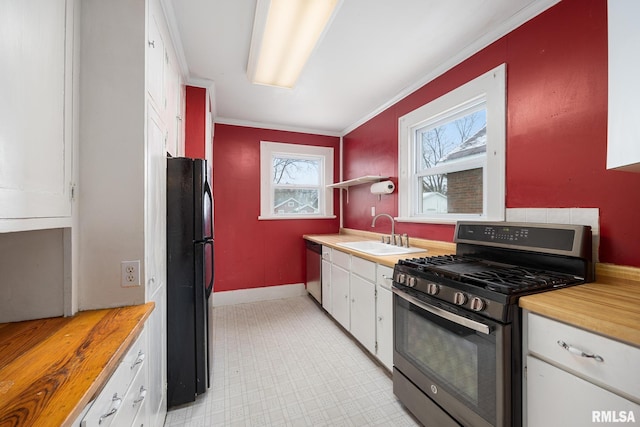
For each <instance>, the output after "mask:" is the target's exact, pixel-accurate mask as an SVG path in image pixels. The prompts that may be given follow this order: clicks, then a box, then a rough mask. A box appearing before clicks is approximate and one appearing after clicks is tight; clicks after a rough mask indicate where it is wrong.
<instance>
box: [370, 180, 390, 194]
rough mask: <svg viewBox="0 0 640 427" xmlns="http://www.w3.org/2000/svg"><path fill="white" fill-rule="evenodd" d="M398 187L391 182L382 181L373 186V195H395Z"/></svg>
mask: <svg viewBox="0 0 640 427" xmlns="http://www.w3.org/2000/svg"><path fill="white" fill-rule="evenodd" d="M395 189H396V186H395V185H394V184H393V182H391V181H382V182H376V183H375V184H371V194H389V193H393V190H395Z"/></svg>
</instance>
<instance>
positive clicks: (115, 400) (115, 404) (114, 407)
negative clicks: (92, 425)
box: [98, 393, 122, 424]
mask: <svg viewBox="0 0 640 427" xmlns="http://www.w3.org/2000/svg"><path fill="white" fill-rule="evenodd" d="M121 403H122V399H121V398H119V397H118V393H115V394H114V395H113V397H112V398H111V409H110V410H109V412H107V413H106V414H103V415H101V416H100V419H99V420H98V424H102V422H103V421H104V420H106V419H107V418H109V417H110V416H112V415H113V414H115V413H116V412H118V408H120V404H121Z"/></svg>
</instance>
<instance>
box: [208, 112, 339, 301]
mask: <svg viewBox="0 0 640 427" xmlns="http://www.w3.org/2000/svg"><path fill="white" fill-rule="evenodd" d="M261 140H265V141H272V142H285V143H293V144H307V145H315V146H324V147H333V148H334V180H335V181H337V180H338V177H339V165H340V162H339V154H340V153H339V152H340V149H339V147H340V139H339V138H336V137H329V136H319V135H310V134H303V133H296V132H283V131H274V130H267V129H255V128H247V127H241V126H231V125H221V124H216V125H215V132H214V141H213V175H214V180H213V182H214V184H213V196H214V200H215V205H214V209H215V210H214V220H215V225H214V226H215V236H216V238H215V257H216V258H215V269H216V282H215V291H216V292H220V291H229V290H236V289H247V288H257V287H263V286H273V285H282V284H293V283H304V282H305V250H304V248H305V244H304V240H303V239H302V235H303V234H323V233H337V232H338V229H339V220H338V219H337V218H336V219H315V220H266V221H259V220H258V215H259V214H260V141H261ZM338 191H339V190H334V211H335V212H336V213H337V212H338V210H339V206H340V205H339V200H338Z"/></svg>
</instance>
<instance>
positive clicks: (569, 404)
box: [527, 356, 640, 427]
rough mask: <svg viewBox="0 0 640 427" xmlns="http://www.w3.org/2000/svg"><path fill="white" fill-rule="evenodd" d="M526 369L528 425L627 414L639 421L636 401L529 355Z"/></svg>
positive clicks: (567, 426) (570, 424)
mask: <svg viewBox="0 0 640 427" xmlns="http://www.w3.org/2000/svg"><path fill="white" fill-rule="evenodd" d="M527 370H528V373H527V395H528V398H527V405H528V409H527V414H528V415H527V422H528V425H529V427H537V426H541V427H544V426H562V427H574V426H575V427H583V426H587V425H592V424H593V425H598V424H600V423H605V424H606V423H607V421H609V422H622V421H625V422H626V420H627V418H629V416H631V417H634V418H635V417H637V418H638V419H637V420H636V421H637V422H640V406H639V405H637V404H635V403H633V402H631V401H630V400H627V399H625V398H623V397H621V396H618V395H617V394H614V393H612V392H610V391H607V390H605V389H603V388H601V387H598V386H597V385H595V384H592V383H590V382H589V381H586V380H584V379H582V378H580V377H578V376H575V375H573V374H571V373H569V372H567V371H564V370H562V369H560V368H557V367H555V366H553V365H551V364H549V363H546V362H543V361H542V360H540V359H537V358H535V357H532V356H527ZM631 414H633V415H631ZM616 420H617V421H616Z"/></svg>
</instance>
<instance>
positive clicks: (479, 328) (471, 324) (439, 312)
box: [391, 287, 491, 335]
mask: <svg viewBox="0 0 640 427" xmlns="http://www.w3.org/2000/svg"><path fill="white" fill-rule="evenodd" d="M391 290H392V291H393V293H394V294H396V295H398V296H399V297H400V298H402V299H403V300H405V301H407V302H408V303H411V304H413V305H415V306H417V307H419V308H421V309H423V310H425V311H428V312H429V313H431V314H435V315H436V316H438V317H442V318H444V319H447V320H450V321H452V322H453V323H456V324H458V325H461V326H465V327H467V328H470V329H473V330H474V331H476V332H480V333H483V334H486V335H489V334H490V333H491V329H490V328H489V326H488V325H485V324H484V323H480V322H476V321H475V320H471V319H467V318H466V317H463V316H458V315H457V314H453V313H451V312H449V311H446V310H443V309H441V308H439V307H434V306H431V305H427V304H425V303H423V302H422V301H420V300H419V299H417V298H414V297H412V296H411V295H408V294H407V293H406V292H403V291H402V290H400V289H398V288H396V287H393V288H392V289H391Z"/></svg>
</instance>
